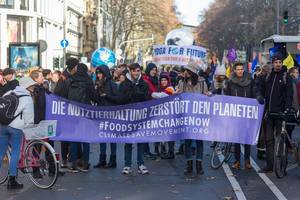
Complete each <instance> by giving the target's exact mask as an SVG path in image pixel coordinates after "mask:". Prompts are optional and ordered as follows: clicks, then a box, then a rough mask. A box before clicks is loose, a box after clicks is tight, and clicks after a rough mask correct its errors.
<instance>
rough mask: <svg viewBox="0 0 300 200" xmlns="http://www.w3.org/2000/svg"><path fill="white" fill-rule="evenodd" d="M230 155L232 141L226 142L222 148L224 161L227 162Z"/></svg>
mask: <svg viewBox="0 0 300 200" xmlns="http://www.w3.org/2000/svg"><path fill="white" fill-rule="evenodd" d="M231 156H232V143H227V144H226V146H225V150H224V157H225V162H226V163H227V162H228V161H229V160H230V159H231Z"/></svg>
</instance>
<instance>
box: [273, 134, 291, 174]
mask: <svg viewBox="0 0 300 200" xmlns="http://www.w3.org/2000/svg"><path fill="white" fill-rule="evenodd" d="M285 141H286V140H285V136H284V135H282V134H281V135H279V136H278V137H277V138H276V143H275V155H274V157H275V159H274V162H275V166H274V169H275V174H276V176H277V178H282V177H284V176H285V175H286V168H287V155H288V152H287V148H286V142H285Z"/></svg>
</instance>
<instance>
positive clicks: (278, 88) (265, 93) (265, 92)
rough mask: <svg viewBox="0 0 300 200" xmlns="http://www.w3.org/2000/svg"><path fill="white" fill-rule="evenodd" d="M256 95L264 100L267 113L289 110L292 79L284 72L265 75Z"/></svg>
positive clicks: (291, 95)
mask: <svg viewBox="0 0 300 200" xmlns="http://www.w3.org/2000/svg"><path fill="white" fill-rule="evenodd" d="M259 85H260V89H259V90H258V95H260V96H262V97H264V98H265V101H266V103H265V104H266V107H265V108H266V110H267V111H269V112H284V111H285V109H287V108H291V106H292V101H293V86H292V78H291V77H290V76H289V75H288V74H287V73H286V72H285V71H284V70H281V71H279V72H275V71H274V69H272V72H271V73H270V74H268V75H265V76H264V77H263V79H262V80H261V82H260V84H259Z"/></svg>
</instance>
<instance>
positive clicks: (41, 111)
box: [32, 85, 50, 124]
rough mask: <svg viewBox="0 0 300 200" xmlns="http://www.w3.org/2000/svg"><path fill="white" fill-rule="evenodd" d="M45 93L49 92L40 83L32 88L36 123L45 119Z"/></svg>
mask: <svg viewBox="0 0 300 200" xmlns="http://www.w3.org/2000/svg"><path fill="white" fill-rule="evenodd" d="M46 93H50V92H49V91H48V90H46V89H45V88H44V87H43V86H41V85H36V86H35V87H34V89H33V93H32V98H33V104H34V123H35V124H38V123H40V121H42V120H45V116H46Z"/></svg>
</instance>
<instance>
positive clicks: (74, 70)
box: [70, 65, 77, 75]
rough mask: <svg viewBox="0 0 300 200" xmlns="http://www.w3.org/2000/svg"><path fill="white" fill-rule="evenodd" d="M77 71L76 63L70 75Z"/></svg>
mask: <svg viewBox="0 0 300 200" xmlns="http://www.w3.org/2000/svg"><path fill="white" fill-rule="evenodd" d="M76 72H77V65H76V66H75V67H74V68H73V69H72V70H71V71H70V74H71V75H75V74H76Z"/></svg>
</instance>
